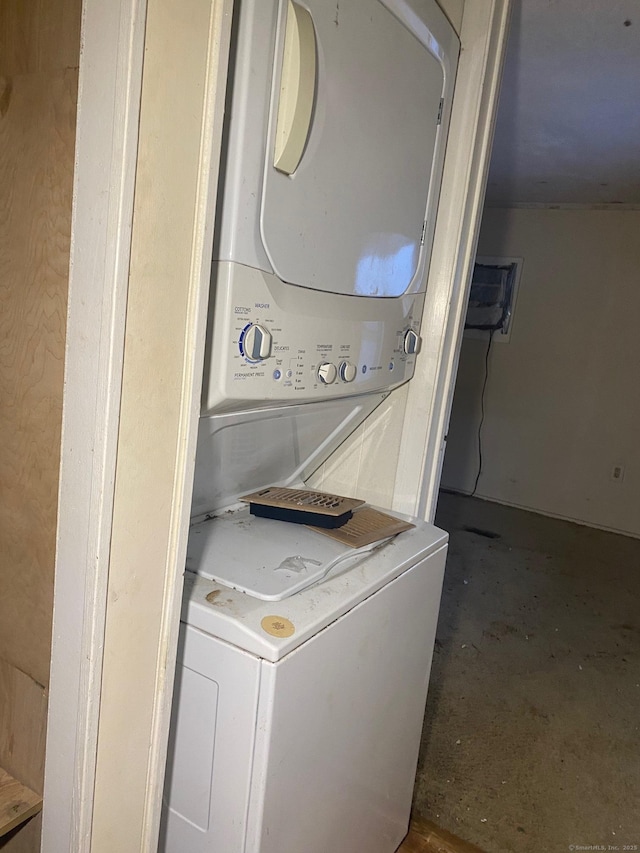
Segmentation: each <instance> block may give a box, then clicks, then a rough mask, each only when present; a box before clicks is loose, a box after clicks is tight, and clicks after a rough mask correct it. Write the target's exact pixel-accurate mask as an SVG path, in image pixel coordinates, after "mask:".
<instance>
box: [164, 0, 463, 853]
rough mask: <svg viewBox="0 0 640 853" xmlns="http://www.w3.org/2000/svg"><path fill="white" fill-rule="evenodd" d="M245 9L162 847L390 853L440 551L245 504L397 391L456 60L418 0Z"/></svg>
mask: <svg viewBox="0 0 640 853" xmlns="http://www.w3.org/2000/svg"><path fill="white" fill-rule="evenodd" d="M235 6H236V9H235V13H234V14H235V17H234V23H233V35H232V62H231V68H230V84H229V90H228V93H227V104H226V118H225V132H224V141H223V149H224V150H223V169H222V173H221V183H220V188H219V196H218V213H217V218H216V221H217V227H216V235H215V241H214V253H213V258H214V260H213V268H212V295H211V302H210V316H209V329H208V342H207V350H206V359H205V361H206V363H205V377H204V385H203V402H202V413H201V418H200V424H199V436H198V451H197V460H196V478H195V487H194V498H193V522H194V523H193V526H192V530H191V534H190V540H189V549H188V557H187V572H186V580H185V595H184V606H183V616H182V625H181V639H180V648H179V665H178V671H177V674H176V692H175V700H174V710H173V719H172V727H171V736H170V745H169V759H168V766H167V778H166V787H165V806H164V810H163V822H162V830H161V842H160V849H161V850H164V851H166V852H167V853H329V851H331V853H364V851H367V853H392V851H394V850H396V849H397V847H398V845H399V844H400V843H401V840H402V838H403V837H404V835H405V833H406V831H407V825H408V820H409V810H410V806H411V797H412V789H413V783H414V776H415V769H416V763H417V755H418V748H419V741H420V733H421V726H422V719H423V713H424V705H425V700H426V692H427V683H428V678H429V670H430V666H431V656H432V650H433V643H434V637H435V628H436V621H437V614H438V607H439V602H440V592H441V586H442V578H443V572H444V562H445V555H446V542H447V537H446V534H444V533H443V532H442V531H439V530H437V529H436V528H434V527H432V526H431V525H428V524H425V523H424V522H421V521H418V520H415V519H414V522H415V527H414V528H413V529H412V530H409V531H407V532H404V533H401V534H400V535H398V536H397V537H395V538H394V539H392V540H389V541H387V542H385V543H383V544H382V545H381V546H378V547H376V548H374V549H373V550H372V549H371V548H368V549H366V548H365V549H364V550H362V551H357V550H356V551H354V550H353V549H350V548H348V547H347V546H343V545H341V544H340V543H338V542H335V541H334V540H333V539H330V538H329V537H325V536H322V535H321V534H319V533H317V532H315V531H313V530H311V529H309V528H306V527H303V526H301V525H297V524H288V523H286V522H281V521H273V520H268V519H263V518H257V517H254V516H250V515H249V514H248V512H247V510H246V508H244V506H243V505H242V504H240V503H239V502H238V498H239V497H240V496H241V495H243V494H244V493H246V492H249V491H253V490H256V489H260V488H262V487H264V486H267V485H273V484H280V485H295V486H303V485H304V484H305V481H306V479H307V478H308V477H309V476H310V475H311V474H312V473H313V471H314V470H316V469H317V468H318V466H319V465H320V464H321V463H322V462H323V461H324V460H325V459H326V458H327V457H328V456H329V455H330V454H331V453H332V452H333V450H335V448H336V447H338V446H339V444H340V443H341V442H342V441H344V439H345V437H346V436H348V435H349V434H350V433H351V432H352V431H353V430H354V429H355V428H356V427H357V426H358V425H359V424H360V423H361V422H362V421H363V420H364V419H365V418H366V417H367V416H368V415H369V414H370V413H371V412H372V411H373V410H374V409H375V407H376V406H377V405H379V403H380V402H381V401H382V400H383V399H384V398H385V397H386V395H388V394H389V393H390V391H391V390H392V389H393V388H395V387H397V386H398V385H400V384H402V383H403V382H406V381H408V380H409V379H410V378H411V376H412V375H413V371H414V365H415V359H416V357H417V354H418V351H419V348H420V336H419V335H420V329H419V326H420V317H421V314H422V309H423V304H424V297H425V287H426V280H427V272H428V267H429V258H430V251H431V244H432V240H433V231H434V220H435V210H436V205H437V199H438V194H439V188H440V179H441V172H442V163H443V157H444V147H445V142H446V133H447V125H448V118H449V112H450V106H451V98H452V91H453V82H454V77H455V69H456V64H457V57H458V50H459V45H458V41H457V38H456V36H455V34H454V32H453V30H452V28H451V26H450V25H449V23H448V21H447V20H446V18H445V17H444V15H443V14H442V12H441V11H440V9H439V7H438V6H437V5H436V3H435V2H434V0H348V2H340V3H336V2H328V0H300V2H297V0H296V2H292V0H237V2H236V4H235ZM355 497H357V495H355Z"/></svg>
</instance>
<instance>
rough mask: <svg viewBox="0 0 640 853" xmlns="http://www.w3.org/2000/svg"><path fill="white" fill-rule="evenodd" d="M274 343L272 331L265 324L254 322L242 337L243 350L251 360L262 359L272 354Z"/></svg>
mask: <svg viewBox="0 0 640 853" xmlns="http://www.w3.org/2000/svg"><path fill="white" fill-rule="evenodd" d="M272 343H273V338H272V337H271V332H269V331H268V330H267V329H265V328H264V326H259V325H258V324H257V323H253V324H252V325H251V326H248V327H247V328H246V330H245V333H244V337H243V338H242V350H243V352H244V355H245V356H246V358H248V359H249V361H262V360H263V359H265V358H269V356H270V355H271V344H272Z"/></svg>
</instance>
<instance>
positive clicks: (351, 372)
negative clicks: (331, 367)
mask: <svg viewBox="0 0 640 853" xmlns="http://www.w3.org/2000/svg"><path fill="white" fill-rule="evenodd" d="M357 372H358V368H357V367H356V366H355V364H351V362H350V361H342V362H340V367H339V368H338V375H339V376H340V379H342V381H343V382H353V380H354V379H355V378H356V374H357Z"/></svg>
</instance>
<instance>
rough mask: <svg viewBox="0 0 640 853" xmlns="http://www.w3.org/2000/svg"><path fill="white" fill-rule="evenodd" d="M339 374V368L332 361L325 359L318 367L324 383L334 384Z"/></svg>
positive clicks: (319, 377)
mask: <svg viewBox="0 0 640 853" xmlns="http://www.w3.org/2000/svg"><path fill="white" fill-rule="evenodd" d="M337 376H338V370H337V368H336V366H335V364H331V362H330V361H325V362H324V364H321V365H320V366H319V367H318V379H319V380H320V382H322V384H323V385H333V383H334V382H335V381H336V377H337Z"/></svg>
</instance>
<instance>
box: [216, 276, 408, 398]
mask: <svg viewBox="0 0 640 853" xmlns="http://www.w3.org/2000/svg"><path fill="white" fill-rule="evenodd" d="M423 301H424V294H423V293H418V294H413V295H407V296H402V297H398V298H386V299H367V298H363V297H357V296H346V295H336V294H327V293H323V292H321V291H315V290H309V289H307V288H303V287H292V286H291V285H288V284H284V283H283V282H282V281H280V280H279V279H278V278H277V277H276V276H274V275H270V274H269V273H265V272H262V271H261V270H256V269H253V268H251V267H246V266H242V265H240V264H235V263H229V262H220V263H216V264H214V276H213V292H212V299H211V303H212V310H210V313H209V324H210V327H209V333H208V336H207V338H208V341H209V344H208V349H207V353H206V362H205V378H204V384H203V399H202V414H203V415H205V414H214V413H216V412H229V411H242V410H244V409H247V408H261V407H265V406H274V405H278V404H280V403H287V402H296V403H301V402H307V401H312V400H322V399H331V398H338V397H345V396H351V395H353V394H363V393H368V392H374V391H384V390H390V389H391V388H394V387H396V386H398V385H401V384H402V383H403V382H406V381H407V380H408V379H410V378H411V376H412V375H413V370H414V365H415V359H416V355H417V354H418V352H419V349H420V335H419V325H420V315H421V312H422V305H423ZM213 306H215V308H214V307H213ZM212 341H213V342H215V343H214V344H213V345H212V344H211V342H212Z"/></svg>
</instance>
